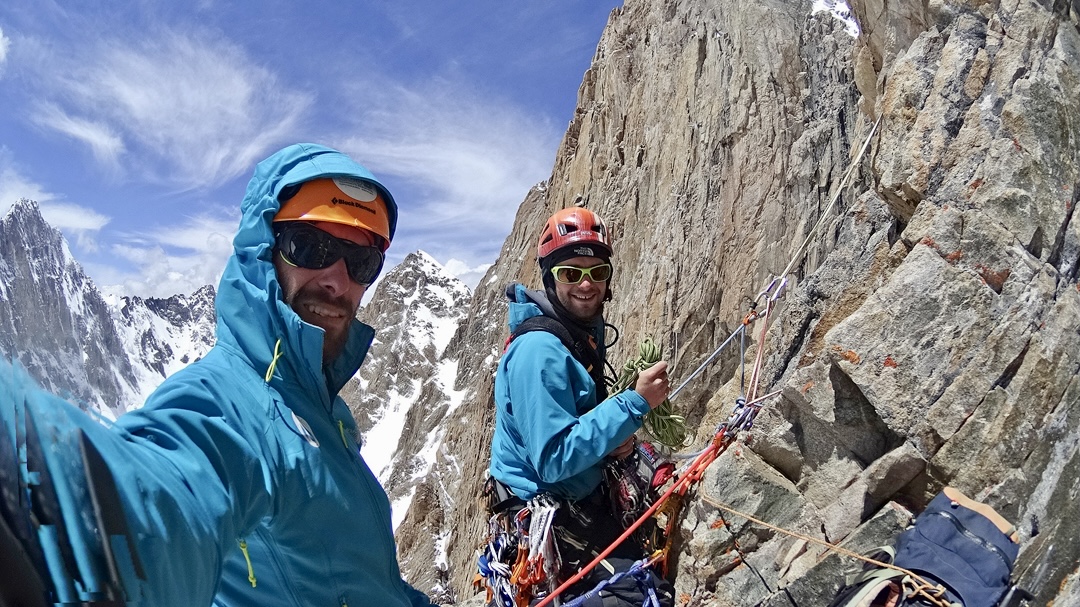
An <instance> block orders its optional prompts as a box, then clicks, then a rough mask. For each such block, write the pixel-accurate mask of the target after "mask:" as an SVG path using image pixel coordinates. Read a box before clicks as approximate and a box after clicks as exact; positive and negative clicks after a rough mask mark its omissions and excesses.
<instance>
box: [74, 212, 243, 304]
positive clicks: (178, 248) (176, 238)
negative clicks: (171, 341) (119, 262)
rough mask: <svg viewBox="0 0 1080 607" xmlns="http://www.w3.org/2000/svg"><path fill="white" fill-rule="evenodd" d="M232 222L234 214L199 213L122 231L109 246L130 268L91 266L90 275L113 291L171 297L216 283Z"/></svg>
mask: <svg viewBox="0 0 1080 607" xmlns="http://www.w3.org/2000/svg"><path fill="white" fill-rule="evenodd" d="M236 226H237V219H233V218H222V217H210V216H207V215H201V216H197V217H191V218H189V219H188V220H187V221H186V222H185V223H182V224H179V225H175V226H170V227H167V228H160V229H157V230H153V231H151V232H144V233H138V234H125V235H123V236H122V239H121V241H120V242H119V243H117V244H113V245H112V246H111V247H110V251H111V253H112V254H113V255H115V256H117V257H118V258H120V259H123V260H125V261H127V262H128V264H130V266H131V269H130V270H127V271H124V270H120V269H119V268H118V266H116V265H110V266H107V267H106V266H92V270H93V274H94V275H95V276H96V277H97V279H98V280H99V281H100V282H101V284H102V286H103V290H105V291H106V292H110V293H116V294H132V293H137V294H139V295H142V296H150V297H169V296H171V295H175V294H177V293H191V292H192V291H195V290H197V289H199V288H200V287H202V286H204V285H208V284H212V285H214V286H215V287H216V286H217V283H218V280H219V279H220V278H221V273H222V271H223V270H224V268H225V262H226V261H227V260H228V258H229V255H230V254H231V253H232V237H233V234H234V233H235V232H236Z"/></svg>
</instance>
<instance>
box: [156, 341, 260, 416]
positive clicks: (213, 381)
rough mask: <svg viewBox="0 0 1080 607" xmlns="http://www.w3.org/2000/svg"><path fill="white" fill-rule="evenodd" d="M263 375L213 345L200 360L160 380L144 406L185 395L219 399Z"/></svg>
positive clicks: (244, 387) (257, 382) (241, 389)
mask: <svg viewBox="0 0 1080 607" xmlns="http://www.w3.org/2000/svg"><path fill="white" fill-rule="evenodd" d="M262 379H263V378H261V377H259V376H258V374H257V373H256V372H255V370H254V369H252V368H251V367H250V366H249V365H247V364H245V363H243V362H242V361H241V360H239V359H238V358H237V357H235V356H231V355H230V354H229V353H228V352H227V351H226V350H225V349H223V348H221V347H213V348H211V349H210V351H209V352H207V353H206V355H205V356H203V357H202V358H201V359H199V360H197V361H195V362H193V363H191V364H189V365H187V366H186V367H184V368H183V369H180V370H178V371H177V372H175V373H173V374H172V375H170V376H169V377H167V378H166V379H165V381H163V382H162V383H161V385H160V386H158V388H157V389H156V390H154V392H152V393H151V395H150V398H149V399H148V400H147V405H151V404H156V403H158V402H160V401H162V400H167V399H170V398H175V397H178V396H180V395H184V396H186V397H188V398H209V399H218V398H221V397H222V396H223V395H225V394H235V393H237V392H240V391H247V390H250V387H249V386H254V385H255V384H262V383H264V382H263V381H262Z"/></svg>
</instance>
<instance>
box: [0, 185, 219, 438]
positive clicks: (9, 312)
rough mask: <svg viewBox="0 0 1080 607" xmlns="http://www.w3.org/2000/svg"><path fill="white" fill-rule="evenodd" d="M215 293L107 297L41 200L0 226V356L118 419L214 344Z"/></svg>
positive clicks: (21, 205)
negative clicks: (40, 205)
mask: <svg viewBox="0 0 1080 607" xmlns="http://www.w3.org/2000/svg"><path fill="white" fill-rule="evenodd" d="M213 305H214V289H213V287H209V286H207V287H204V288H202V289H200V290H198V291H196V292H195V293H193V294H191V295H177V296H174V297H171V298H168V299H147V300H143V299H140V298H136V297H119V298H118V297H105V296H103V295H102V294H101V292H100V291H99V290H98V288H97V286H96V285H95V284H94V282H93V281H92V280H91V279H90V278H89V277H87V276H86V274H85V273H84V272H83V269H82V266H81V265H79V263H78V262H77V261H76V260H75V258H74V257H72V255H71V251H70V250H69V248H68V245H67V242H66V241H65V240H64V237H63V236H62V235H61V234H60V232H59V231H57V230H56V229H54V228H53V227H52V226H50V225H49V224H48V223H46V222H45V220H44V219H42V217H41V213H40V211H39V210H38V206H37V203H36V202H33V201H31V200H27V199H20V200H18V201H17V202H16V203H15V204H14V205H12V207H11V209H10V210H9V211H8V213H7V215H6V216H4V218H3V219H0V355H3V356H4V357H5V358H8V359H14V360H18V361H19V363H20V364H22V365H23V366H25V367H26V368H27V370H28V371H29V372H30V374H31V376H33V377H34V378H35V379H36V380H37V381H38V382H39V383H40V384H41V385H42V386H44V387H45V388H46V389H48V390H50V391H51V392H54V393H56V394H58V395H61V396H64V397H66V398H69V399H70V400H73V401H75V402H78V403H79V404H80V405H81V406H83V407H84V408H86V409H93V410H96V411H98V412H100V413H101V414H103V415H104V416H106V417H110V418H113V417H115V416H117V415H119V414H120V413H123V412H124V411H126V410H128V409H131V408H133V407H137V406H139V405H140V404H141V403H142V402H143V401H144V400H145V397H146V395H147V394H149V393H150V391H152V390H153V389H154V388H155V387H157V385H158V384H160V383H161V381H162V380H163V379H165V377H166V376H167V375H168V374H169V373H172V372H173V371H175V370H177V369H178V368H180V367H182V366H183V365H184V364H185V363H186V362H190V361H191V360H194V359H196V358H198V357H200V356H202V355H203V354H204V353H205V352H206V351H207V350H208V349H209V348H210V346H211V345H212V344H213V335H214V331H213V327H214V313H213Z"/></svg>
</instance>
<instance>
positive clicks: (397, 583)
mask: <svg viewBox="0 0 1080 607" xmlns="http://www.w3.org/2000/svg"><path fill="white" fill-rule="evenodd" d="M328 176H352V177H358V178H361V179H365V180H369V181H371V182H372V183H375V184H376V185H378V182H377V181H376V180H375V178H374V176H372V175H371V173H369V172H368V171H367V170H366V169H365V168H363V167H362V166H360V165H358V164H356V163H355V162H353V161H352V160H350V159H349V158H348V157H347V156H345V155H343V154H341V153H339V152H337V151H334V150H331V149H329V148H325V147H322V146H317V145H311V144H300V145H294V146H290V147H288V148H285V149H283V150H281V151H280V152H278V153H276V154H274V155H273V156H271V157H270V158H268V159H266V160H265V161H263V162H261V163H260V164H259V165H258V167H257V168H256V171H255V175H254V177H253V178H252V179H251V182H250V183H249V185H248V189H247V194H246V196H245V198H244V202H243V206H242V218H241V222H240V228H239V231H238V233H237V234H236V237H235V239H234V254H233V256H232V257H231V258H230V259H229V261H228V264H227V266H226V269H225V273H224V275H223V276H222V279H221V283H220V286H219V289H218V294H217V301H216V310H217V343H216V345H215V346H214V347H213V348H212V349H211V350H210V351H209V353H207V355H206V356H205V357H204V358H203V359H201V360H199V361H197V362H195V363H193V364H191V365H189V366H188V367H187V368H185V369H183V370H181V371H179V372H177V373H176V374H174V375H173V376H171V377H169V378H168V379H167V380H166V381H165V382H164V383H163V384H162V385H161V386H160V387H159V388H158V389H157V390H156V391H155V392H154V393H153V394H152V395H151V396H150V398H149V399H148V400H147V403H146V405H145V406H144V407H143V408H141V409H138V410H136V411H133V412H130V413H127V414H125V415H123V416H121V417H120V418H119V419H118V420H117V421H116V423H115V424H113V425H112V426H111V427H106V426H104V425H102V424H100V423H97V422H96V421H95V420H93V419H91V418H90V417H89V416H87V415H85V414H84V413H82V412H81V411H79V410H78V409H77V408H75V407H73V406H71V405H69V404H67V403H66V402H63V401H61V400H60V399H57V398H54V397H48V396H45V395H42V394H37V393H34V394H29V395H27V397H26V399H25V402H26V414H27V415H28V417H29V418H32V419H33V422H34V424H35V425H36V427H37V428H38V434H39V436H43V437H46V438H42V442H43V444H44V446H45V451H46V458H47V459H48V460H49V467H50V469H55V470H58V471H60V470H64V469H75V468H76V467H77V463H73V462H77V461H78V449H76V448H72V447H71V444H70V443H71V440H72V437H77V435H78V434H79V433H85V435H86V436H87V437H88V438H89V440H90V441H91V442H92V443H93V445H94V446H95V447H96V449H97V450H98V451H99V452H100V453H101V455H102V456H103V458H104V460H105V462H106V464H107V466H108V469H109V471H110V472H111V473H112V476H113V477H114V479H115V481H116V484H117V489H118V492H119V497H120V501H121V503H122V504H123V509H124V514H125V517H126V521H127V524H128V527H129V528H130V529H131V530H132V535H133V536H134V538H135V540H136V541H135V548H136V554H137V559H136V561H137V562H138V564H141V567H142V572H141V575H140V572H139V571H138V570H137V569H138V566H139V565H136V566H135V567H128V568H127V569H124V567H121V569H122V570H123V571H122V572H123V573H124V574H125V575H124V578H125V588H126V591H127V594H128V599H129V603H130V604H137V605H147V606H153V607H171V606H175V607H181V606H184V607H187V606H191V605H210V604H214V605H222V606H241V605H246V606H256V605H258V606H271V607H273V606H279V605H280V606H300V605H305V606H307V605H322V606H327V607H329V606H338V607H340V606H344V605H353V606H359V605H372V606H379V607H396V606H402V607H404V606H409V605H414V606H415V605H423V606H426V605H429V604H430V601H429V600H428V598H427V597H426V596H425V595H424V594H423V593H421V592H420V591H418V590H416V589H414V588H412V587H411V586H409V585H408V584H406V583H405V582H404V581H403V580H402V579H401V573H400V571H399V568H398V561H397V554H396V546H395V542H394V536H393V531H392V528H391V518H390V504H389V501H388V499H387V497H386V493H385V492H384V491H383V489H382V487H381V486H380V485H379V482H378V480H377V479H376V478H375V476H374V475H373V474H372V473H371V471H370V470H369V469H368V467H367V464H365V462H364V459H363V458H362V457H361V455H360V450H359V444H358V443H357V440H356V436H357V429H356V426H355V422H354V421H353V418H352V415H351V414H350V412H349V410H348V407H347V406H346V404H345V403H344V401H342V400H341V398H339V397H338V396H337V393H338V391H339V390H340V389H341V388H342V386H344V385H345V383H346V382H347V381H348V380H349V378H351V377H352V376H353V374H354V373H355V372H356V370H357V369H358V368H359V367H360V364H361V362H363V360H364V357H365V356H366V355H367V351H368V348H369V347H370V345H371V342H372V338H373V336H374V331H373V330H372V328H371V327H369V326H367V325H364V324H362V323H360V322H359V321H355V320H354V321H353V326H352V329H351V330H350V334H349V337H348V340H347V343H346V345H345V347H344V349H343V352H342V354H341V355H340V356H339V357H338V358H337V359H336V360H335V361H334V363H333V365H332V366H330V367H328V368H325V369H324V368H323V365H322V341H323V331H322V329H320V328H318V327H315V326H313V325H310V324H307V323H305V322H304V321H302V320H301V319H300V317H299V316H298V315H297V314H296V313H295V312H294V311H293V310H292V309H291V308H290V307H289V306H288V305H286V304H285V303H284V302H283V301H282V292H281V287H280V286H279V284H278V280H277V276H276V272H275V270H274V266H273V264H272V245H273V242H274V238H273V233H272V228H271V222H272V219H273V217H274V215H275V214H276V213H277V211H278V208H279V202H278V198H277V196H278V193H279V192H280V191H281V189H282V188H284V187H287V186H290V185H294V184H297V183H300V182H303V181H307V180H310V179H313V178H317V177H328ZM379 187H380V189H381V190H382V193H383V195H384V196H385V197H386V198H387V200H389V201H391V203H390V204H389V205H388V206H390V207H393V203H392V198H390V197H389V196H390V195H389V193H388V192H386V191H385V189H382V187H381V185H380V186H379ZM395 222H396V212H395V210H394V209H391V222H390V226H391V232H392V231H393V229H394V224H395ZM10 371H11V370H10V368H8V369H7V370H6V371H5V370H4V369H0V383H10V382H12V376H11V374H10ZM14 383H15V384H16V385H18V383H19V382H18V381H17V375H16V380H15V381H14ZM2 387H4V386H0V388H2ZM18 402H21V401H18V400H17V404H16V408H18ZM18 413H19V412H18V411H16V415H15V418H16V419H17V418H18ZM10 414H11V412H10V411H9V410H7V407H6V406H5V411H4V416H5V418H6V417H8V415H10ZM4 421H5V423H6V422H8V420H7V419H5V420H4ZM43 428H44V429H45V431H42V429H43ZM75 444H77V443H75ZM53 478H54V480H55V481H57V483H58V485H62V486H60V488H59V491H58V494H61V499H60V501H61V504H62V505H63V506H64V508H65V511H66V512H79V511H80V510H86V508H85V504H83V507H82V508H80V503H79V501H78V496H79V495H80V494H81V492H82V491H84V488H81V487H80V486H79V483H80V479H81V478H82V476H81V475H79V474H63V475H61V474H53ZM82 482H85V481H82ZM65 495H66V496H67V497H66V498H65ZM70 527H72V528H75V527H77V526H76V525H73V526H70ZM72 541H73V543H74V544H76V545H77V544H79V542H80V541H83V540H80V539H79V538H73V540H72ZM85 543H86V544H87V546H88V548H86V551H87V552H88V553H89V552H92V551H93V550H92V548H93V546H92V544H93V542H92V541H91V540H86V541H85ZM121 548H122V547H121ZM77 550H78V549H77ZM61 598H63V597H61Z"/></svg>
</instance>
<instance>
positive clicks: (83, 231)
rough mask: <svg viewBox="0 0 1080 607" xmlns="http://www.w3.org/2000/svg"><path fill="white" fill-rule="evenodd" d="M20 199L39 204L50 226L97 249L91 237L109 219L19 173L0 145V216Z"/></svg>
mask: <svg viewBox="0 0 1080 607" xmlns="http://www.w3.org/2000/svg"><path fill="white" fill-rule="evenodd" d="M20 198H29V199H30V200H33V201H34V202H37V203H38V209H39V210H40V211H41V216H42V217H43V218H44V219H45V221H46V222H48V224H49V225H51V226H52V227H54V228H56V229H58V230H60V231H61V232H63V233H64V234H65V235H66V236H68V237H69V238H71V237H73V238H74V239H75V242H76V243H77V244H78V245H79V246H80V247H81V248H83V249H86V250H88V251H93V250H96V248H97V245H96V242H95V241H94V237H95V235H96V233H97V232H98V231H100V230H101V228H103V227H104V226H105V225H106V224H107V223H109V220H110V218H109V217H108V216H107V215H103V214H101V213H99V212H97V211H95V210H93V209H90V208H88V207H85V206H81V205H77V204H73V203H71V202H66V201H63V200H61V197H60V196H57V195H55V194H52V193H50V192H48V191H47V190H45V188H44V186H42V185H40V184H38V183H35V182H33V181H31V180H29V179H27V178H26V177H24V176H23V175H22V173H21V172H20V171H19V168H18V166H17V165H16V163H15V161H14V158H13V155H12V154H11V152H10V150H8V149H7V148H0V215H2V214H3V213H6V212H7V210H8V209H9V208H10V207H11V205H12V204H14V203H15V201H16V200H18V199H20Z"/></svg>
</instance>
